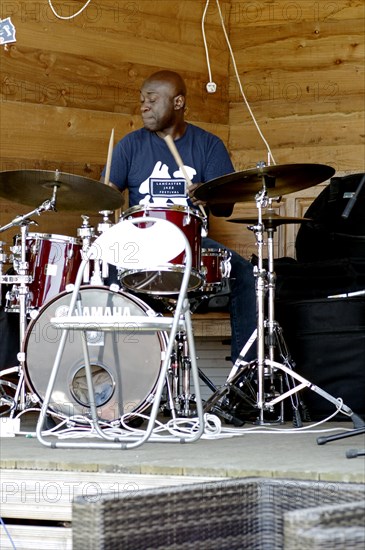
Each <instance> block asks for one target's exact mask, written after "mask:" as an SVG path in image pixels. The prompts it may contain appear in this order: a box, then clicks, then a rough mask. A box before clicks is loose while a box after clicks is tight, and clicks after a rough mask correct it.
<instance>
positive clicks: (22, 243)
mask: <svg viewBox="0 0 365 550" xmlns="http://www.w3.org/2000/svg"><path fill="white" fill-rule="evenodd" d="M333 174H334V170H333V168H331V167H329V166H325V165H318V164H315V165H312V164H294V165H283V166H272V167H269V166H265V165H263V164H261V163H260V164H259V165H258V166H257V168H256V169H253V170H247V171H243V172H235V173H233V174H228V175H226V176H223V177H220V178H216V179H215V180H211V181H209V182H207V183H203V184H200V185H199V186H198V188H197V189H196V192H195V196H196V198H198V199H200V200H202V201H206V202H207V203H208V205H209V206H210V208H211V210H212V211H214V209H215V208H216V209H219V208H220V207H222V208H223V209H224V210H225V211H228V210H230V209H233V206H234V205H235V204H236V203H238V202H248V201H252V200H255V202H256V207H257V213H258V216H257V218H254V217H252V218H239V219H231V220H228V221H230V222H233V223H237V224H246V225H248V226H249V229H250V230H252V231H253V232H254V234H255V237H256V243H257V248H258V265H257V267H256V268H255V277H256V300H257V317H258V318H257V328H256V330H255V331H254V333H253V335H252V336H251V338H250V339H249V340H248V342H247V343H246V345H245V346H244V348H243V349H242V351H241V353H240V355H239V357H238V359H237V361H236V363H235V365H234V366H233V368H232V371H231V373H230V374H229V376H228V378H227V381H226V383H225V384H224V386H222V387H221V388H218V389H216V388H215V386H214V384H213V383H212V382H211V381H210V380H209V379H208V378H207V377H206V376H205V375H204V373H201V378H202V380H203V381H204V382H205V383H207V385H208V386H209V387H210V388H211V389H213V390H214V389H215V391H214V393H213V395H212V397H211V398H209V399H208V401H207V402H206V403H205V411H206V412H208V411H212V412H216V413H217V414H221V415H222V416H223V417H224V418H229V417H231V416H232V415H230V412H229V410H228V408H227V395H229V394H231V393H232V390H234V392H233V393H234V394H235V396H236V400H235V401H236V403H237V396H239V398H240V399H241V397H242V398H243V400H244V399H245V397H246V396H245V395H244V393H245V390H244V389H242V388H243V387H244V384H245V382H246V381H247V380H248V379H249V378H250V380H251V379H252V378H254V379H255V382H254V384H255V390H254V394H255V395H254V400H253V406H254V408H255V409H256V411H258V413H259V418H258V422H259V423H261V424H263V423H266V419H265V418H264V413H265V411H267V410H270V411H271V410H272V408H273V405H276V404H277V403H278V402H280V404H281V405H282V402H283V400H284V399H285V398H286V397H287V396H288V395H289V396H290V397H291V399H293V397H292V396H293V394H294V396H296V395H297V392H298V388H297V387H296V384H295V382H294V380H293V377H294V379H295V378H296V379H297V380H299V381H300V382H301V384H300V386H299V389H300V388H301V387H303V384H304V385H306V384H305V383H304V382H303V379H302V378H301V377H299V376H298V375H297V374H294V373H293V368H292V365H291V363H290V357H289V354H288V353H287V352H286V350H285V342H284V341H283V339H282V337H281V336H280V327H279V326H278V324H277V323H276V321H275V316H274V301H275V273H274V265H273V264H274V261H273V238H274V233H275V231H276V229H277V227H278V226H279V225H281V224H286V223H302V222H304V221H305V219H304V218H296V217H290V218H289V217H283V216H279V215H277V214H276V213H275V212H274V210H273V209H272V203H273V202H274V201H275V200H279V198H280V197H281V196H282V195H283V194H286V193H291V192H296V191H299V190H301V189H304V188H306V187H310V186H313V185H316V184H318V183H320V182H323V181H325V180H327V179H328V178H330V177H331V176H332V175H333ZM0 196H3V197H6V198H7V199H11V200H12V201H14V202H17V203H20V204H25V205H30V206H36V208H35V209H34V210H32V211H31V212H29V213H27V214H25V215H22V216H17V217H16V218H15V219H13V220H12V221H11V222H10V223H8V224H7V225H5V226H3V227H0V233H1V232H4V231H7V230H9V229H13V228H15V227H19V228H20V234H19V235H18V234H17V235H16V236H15V237H14V245H13V246H12V247H11V252H12V255H11V256H9V257H8V255H7V254H5V253H4V251H3V250H2V249H0V285H4V287H5V289H6V290H7V292H6V294H5V304H4V309H5V311H6V312H8V313H9V314H11V313H13V312H16V313H18V314H19V340H20V348H21V349H20V351H19V353H18V361H19V365H17V366H15V367H12V368H10V369H5V370H4V371H3V372H2V373H1V374H0V391H1V394H0V398H1V404H2V409H3V408H4V405H7V404H8V405H9V410H8V411H7V412H9V411H10V415H11V416H12V415H14V413H15V411H16V410H25V409H27V408H28V407H29V406H33V403H35V402H39V401H42V399H43V397H44V392H45V390H46V386H47V382H48V379H49V375H50V370H51V365H52V363H53V358H54V356H55V353H56V348H57V342H58V341H59V335H58V333H57V330H56V329H54V328H53V327H51V324H50V319H51V318H53V317H55V316H58V315H60V314H61V312H62V311H63V310H64V309H65V308H67V304H68V301H69V297H70V288H71V287H70V285H72V283H73V282H74V281H75V277H76V273H77V271H78V268H79V266H80V263H81V259H82V254H83V252H84V251H85V250H87V248H88V247H89V246H90V244H91V243H92V242H93V239H94V238H95V233H97V234H99V235H100V234H101V233H102V232H104V231H107V230H108V228H110V227H111V226H112V225H114V222H113V221H111V220H110V216H111V215H112V214H113V213H114V211H115V210H117V209H119V208H120V205H121V202H122V198H121V194H120V192H119V191H118V190H117V189H116V188H114V187H113V186H112V185H107V184H105V183H101V182H97V181H95V180H92V179H88V178H85V177H81V176H75V175H71V174H65V173H61V172H58V171H55V172H52V171H37V170H23V171H8V172H2V173H0ZM80 205H81V208H82V211H83V212H89V211H95V210H97V209H98V211H99V212H100V214H101V215H102V221H101V222H100V223H99V224H98V226H97V230H96V231H95V229H94V228H93V227H91V226H90V224H89V218H88V216H86V215H85V214H84V215H82V219H83V222H82V225H81V226H80V228H79V229H78V231H77V237H75V238H74V237H67V236H63V235H54V234H44V233H31V232H29V226H30V224H31V223H32V219H31V217H32V216H33V215H35V214H36V215H40V214H41V213H42V212H44V211H47V210H53V211H60V212H62V211H80ZM142 215H143V216H152V217H160V218H164V219H167V220H168V221H170V222H172V223H173V224H175V225H177V226H178V227H179V228H180V229H181V230H182V231H183V232H184V234H185V236H186V237H187V239H188V241H189V243H190V247H191V250H192V254H193V270H192V275H191V279H190V285H189V291H191V293H192V295H193V296H195V297H196V295H197V293H198V294H199V295H200V296H201V297H202V299H204V297H206V296H207V295H211V294H214V293H217V292H218V293H219V291H220V289H221V288H222V286H224V282H225V281H227V280H228V279H229V276H230V262H229V254H228V252H227V251H226V250H224V249H209V248H208V249H204V248H203V249H202V248H201V236H202V234H203V232H204V231H205V229H206V219H205V218H204V216H203V215H202V213H201V212H199V211H198V210H194V209H191V208H188V207H182V206H176V205H172V206H166V207H161V206H153V205H147V206H143V205H139V206H136V207H132V208H129V209H128V210H126V211H124V212H123V213H122V215H121V216H120V219H119V221H117V223H119V222H121V221H123V220H125V219H131V218H138V217H141V216H142ZM265 232H266V233H267V245H268V269H267V270H266V269H264V267H263V256H264V251H263V246H264V233H265ZM156 246H158V243H156ZM9 260H10V262H12V269H10V271H8V272H6V273H4V267H5V265H8V264H9ZM183 272H184V258H183V257H177V258H175V259H174V260H173V261H172V262H170V263H169V264H168V265H165V266H152V267H151V269H149V270H147V271H143V272H141V271H138V270H133V269H130V270H123V271H118V273H117V284H111V285H109V286H107V285H108V283H106V281H110V273H109V270H108V265H106V266H105V265H99V263H98V262H95V263H94V265H93V266H92V268H91V271H90V273H88V272H87V273H86V275H85V277H84V284H83V287H82V289H81V293H82V294H83V303H84V304H86V306H85V307H87V308H88V309H89V311H91V312H93V311H95V312H97V311H99V310H100V308H103V310H105V308H111V309H113V308H119V309H120V310H121V311H128V312H129V313H131V314H132V315H133V314H135V315H147V316H148V315H151V306H150V305H148V301H149V299H150V298H151V299H152V300H154V299H156V300H164V299H166V303H167V304H168V306H166V308H167V309H168V307H173V305H172V306H171V304H173V300H174V294H175V295H176V292H178V289H179V288H180V282H181V277H182V274H183ZM266 312H267V313H266ZM87 338H88V345H89V348H90V354H91V359H92V367H93V376H94V377H95V394H96V397H97V400H98V403H100V406H101V405H103V409H102V410H103V414H104V415H105V418H104V419H105V421H107V422H111V421H113V422H115V421H117V420H118V418H119V416H120V414H121V412H122V411H123V412H125V411H127V412H129V413H131V414H132V415H133V414H137V413H140V412H142V411H144V410H145V409H147V408H148V407H149V406H150V403H151V401H152V400H153V394H154V387H155V384H156V382H157V379H158V374H159V371H160V366H161V363H162V357H163V355H164V350H165V349H166V339H167V337H165V336H164V334H163V333H162V334H161V333H159V334H144V335H143V336H142V338H143V342H140V344H141V345H139V346H138V349H137V348H136V347H133V352H129V353H126V351H125V347H124V346H123V341H122V340H123V338H122V337H119V338H118V334H117V333H109V334H107V333H99V332H98V331H97V330H95V331H89V332H88V336H87ZM106 339H107V340H106ZM254 343H256V346H257V360H256V361H254V362H251V363H247V362H246V361H245V354H246V352H247V351H248V349H249V348H250V347H251V345H253V344H254ZM277 347H279V351H280V354H281V357H282V359H283V360H284V363H285V364H284V365H282V364H278V363H276V361H275V352H276V349H277ZM283 348H284V352H283V351H282V349H283ZM141 354H142V356H143V357H142V359H143V360H141ZM171 365H172V368H171V373H170V374H171V379H170V380H169V381H167V384H166V386H167V391H169V392H170V394H169V395H168V396H167V397H166V408H165V410H164V411H163V412H164V413H168V414H171V413H172V409H173V410H174V412H173V414H175V413H176V414H178V415H180V416H191V415H192V414H193V413H194V411H193V410H192V402H193V400H194V396H192V395H191V394H190V384H189V350H188V349H187V344H186V338H185V337H184V334H179V335H178V337H177V339H176V348H175V351H174V356H173V357H172V362H171ZM62 366H63V368H62V369H61V372H62V373H63V374H62V376H60V380H59V381H58V382H57V386H56V388H55V396H56V398H55V402H54V403H53V405H52V408H51V409H52V410H51V411H50V414H51V415H52V414H55V415H56V416H57V415H58V416H61V417H66V418H67V417H72V416H75V415H78V416H80V415H81V416H82V414H83V413H85V410H86V409H87V402H86V398H85V395H86V394H85V375H84V367H83V364H82V354H81V351H80V350H79V348H78V346H77V344H76V343H75V342H70V343H69V345H68V346H67V348H66V350H65V353H64V356H63V357H62ZM137 372H138V375H136V373H137ZM282 372H284V375H282ZM13 373H16V374H17V376H18V378H19V379H18V382H17V384H16V385H15V386H14V387H13V389H14V395H13V396H12V398H11V399H10V398H9V397H8V393H6V392H5V389H4V388H5V387H6V385H7V382H6V377H7V376H8V375H9V374H10V375H11V374H13ZM122 376H123V392H122V391H121V378H122ZM169 376H170V375H169ZM276 379H279V381H280V388H279V390H277V389H276V386H275V383H274V381H275V380H276ZM283 380H284V383H283ZM267 381H269V386H270V388H272V387H275V391H274V392H272V393H270V391H269V392H268V391H267V388H266V385H267ZM285 383H286V386H287V391H286V392H284V389H283V387H284V385H285ZM318 391H321V392H322V393H321V395H323V396H324V397H325V398H327V399H329V400H332V401H333V402H334V403H336V404H337V401H336V400H335V399H334V398H332V397H331V396H328V394H326V392H323V391H322V390H318ZM29 392H30V393H29ZM293 407H294V408H295V409H296V408H297V403H296V402H295V401H294V402H293ZM227 411H228V412H227ZM279 421H280V422H282V421H283V414H282V413H281V414H280V418H279Z"/></svg>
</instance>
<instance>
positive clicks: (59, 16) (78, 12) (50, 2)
mask: <svg viewBox="0 0 365 550" xmlns="http://www.w3.org/2000/svg"><path fill="white" fill-rule="evenodd" d="M90 2H91V0H87V1H86V4H84V6H83V7H82V8H80V9H79V11H77V12H76V13H74V14H73V15H68V16H64V15H59V14H58V13H57V12H56V10H55V8H54V7H53V4H52V0H48V4H49V7H50V8H51V10H52V11H53V13H54V15H55V16H56V17H58V19H64V20H68V19H74V18H75V17H77V16H78V15H80V13H82V12H83V11H84V10H85V9H86V8H87V7H88V5H89V4H90Z"/></svg>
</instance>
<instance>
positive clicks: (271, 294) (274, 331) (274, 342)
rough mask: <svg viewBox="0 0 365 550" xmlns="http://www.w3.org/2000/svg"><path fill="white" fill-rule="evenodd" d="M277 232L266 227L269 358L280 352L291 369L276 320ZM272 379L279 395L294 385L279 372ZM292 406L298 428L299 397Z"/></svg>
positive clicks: (282, 415) (272, 375)
mask: <svg viewBox="0 0 365 550" xmlns="http://www.w3.org/2000/svg"><path fill="white" fill-rule="evenodd" d="M275 231H276V227H275V226H268V227H266V232H267V251H268V271H267V289H268V299H267V321H266V326H267V336H266V339H267V357H268V358H269V360H270V361H275V352H276V351H277V350H278V351H279V353H280V356H281V359H282V361H284V363H285V364H286V366H287V367H289V368H295V364H294V362H293V361H292V359H291V356H290V354H289V350H288V348H287V345H286V342H285V340H284V336H283V333H282V329H281V327H280V325H279V323H278V322H277V321H276V319H275V289H276V273H275V269H274V233H275ZM269 372H270V377H271V380H272V385H273V387H274V378H275V377H277V378H278V377H279V380H280V390H279V393H280V394H283V393H284V381H285V384H286V386H287V387H288V388H290V386H291V385H292V384H293V382H292V380H290V377H288V375H286V374H285V375H284V377H283V375H282V374H281V373H280V372H279V371H276V372H275V371H274V370H273V369H269ZM290 399H291V405H292V409H293V416H294V424H295V425H296V427H300V426H301V425H302V420H301V417H300V413H299V399H298V395H297V394H296V393H295V394H293V395H291V397H290ZM278 420H279V421H280V422H282V423H283V422H284V401H281V404H280V415H279V419H278Z"/></svg>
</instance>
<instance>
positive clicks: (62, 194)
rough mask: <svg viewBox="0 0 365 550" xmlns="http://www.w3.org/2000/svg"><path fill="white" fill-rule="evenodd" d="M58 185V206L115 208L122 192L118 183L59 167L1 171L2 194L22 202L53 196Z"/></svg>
mask: <svg viewBox="0 0 365 550" xmlns="http://www.w3.org/2000/svg"><path fill="white" fill-rule="evenodd" d="M55 185H56V186H57V195H56V210H73V211H80V212H90V211H99V210H115V209H116V208H119V207H120V205H121V203H122V194H121V192H120V191H118V190H117V189H116V187H115V186H112V185H106V184H104V183H101V182H99V181H96V180H92V179H90V178H85V177H83V176H76V175H74V174H66V173H63V172H58V170H56V171H55V172H53V171H48V170H10V171H5V172H0V196H2V197H5V198H6V199H8V200H11V201H14V202H17V203H19V204H26V205H29V206H38V205H41V204H42V203H43V202H44V201H46V200H48V199H51V198H52V194H53V188H54V186H55Z"/></svg>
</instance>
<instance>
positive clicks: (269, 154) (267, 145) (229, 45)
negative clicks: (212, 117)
mask: <svg viewBox="0 0 365 550" xmlns="http://www.w3.org/2000/svg"><path fill="white" fill-rule="evenodd" d="M209 2H210V0H207V2H206V5H205V9H204V13H203V17H202V34H203V42H204V48H205V55H206V58H207V66H208V74H209V83H208V84H207V89H208V86H209V85H210V84H214V82H212V73H211V68H210V61H209V51H208V45H207V40H206V36H205V27H204V23H205V16H206V12H207V9H208V6H209ZM216 4H217V7H218V12H219V17H220V20H221V24H222V29H223V32H224V36H225V39H226V42H227V46H228V49H229V53H230V55H231V59H232V63H233V67H234V72H235V75H236V79H237V82H238V85H239V89H240V92H241V95H242V97H243V100H244V102H245V104H246V107H247V109H248V112H249V113H250V115H251V118H252V120H253V123H254V125H255V127H256V129H257V131H258V133H259V135H260V137H261V139H262V141H263V142H264V144H265V147H266V149H267V153H268V165H269V166H270V164H271V161H272V162H273V163H274V164H276V162H275V159H274V156H273V154H272V152H271V149H270V146H269V144H268V142H267V140H266V139H265V136H264V135H263V133H262V131H261V129H260V127H259V124H258V122H257V120H256V118H255V115H254V114H253V112H252V109H251V107H250V105H249V103H248V101H247V98H246V94H245V92H244V91H243V88H242V84H241V81H240V77H239V74H238V70H237V64H236V60H235V57H234V54H233V50H232V47H231V44H230V41H229V38H228V35H227V31H226V27H225V24H224V19H223V16H222V11H221V7H220V4H219V0H216ZM208 91H209V90H208Z"/></svg>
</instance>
